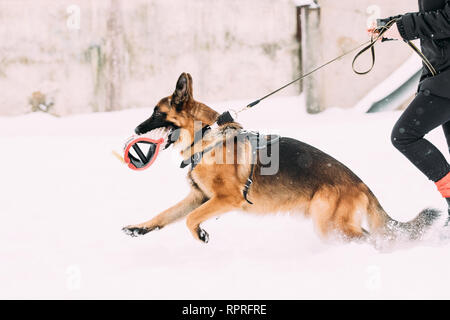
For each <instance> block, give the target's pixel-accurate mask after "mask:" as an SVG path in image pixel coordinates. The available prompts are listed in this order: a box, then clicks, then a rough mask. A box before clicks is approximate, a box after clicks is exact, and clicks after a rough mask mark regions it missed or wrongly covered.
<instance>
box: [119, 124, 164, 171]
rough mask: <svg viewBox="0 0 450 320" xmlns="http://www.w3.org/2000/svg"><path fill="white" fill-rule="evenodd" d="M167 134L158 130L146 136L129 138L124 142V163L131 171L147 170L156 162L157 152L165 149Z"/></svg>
mask: <svg viewBox="0 0 450 320" xmlns="http://www.w3.org/2000/svg"><path fill="white" fill-rule="evenodd" d="M169 132H170V130H167V129H165V128H158V129H155V130H152V131H150V132H148V133H146V134H142V135H133V136H131V137H130V138H129V139H128V140H127V141H126V142H125V146H124V156H123V160H124V162H125V163H126V164H127V165H128V167H129V168H130V169H133V170H145V169H147V168H148V167H150V166H151V165H152V164H153V162H154V161H155V160H156V157H157V156H158V153H159V150H164V149H166V146H167V145H168V144H167V140H168V137H169ZM161 148H162V149H161Z"/></svg>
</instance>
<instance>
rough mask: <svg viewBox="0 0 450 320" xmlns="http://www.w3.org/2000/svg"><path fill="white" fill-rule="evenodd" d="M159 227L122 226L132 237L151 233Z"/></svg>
mask: <svg viewBox="0 0 450 320" xmlns="http://www.w3.org/2000/svg"><path fill="white" fill-rule="evenodd" d="M158 229H159V228H158V227H154V228H145V227H135V226H128V227H125V228H122V231H123V232H125V234H127V235H129V236H130V237H138V236H143V235H144V234H147V233H149V232H150V231H153V230H158Z"/></svg>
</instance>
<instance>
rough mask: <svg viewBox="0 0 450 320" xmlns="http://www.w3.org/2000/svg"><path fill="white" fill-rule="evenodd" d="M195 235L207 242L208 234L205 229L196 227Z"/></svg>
mask: <svg viewBox="0 0 450 320" xmlns="http://www.w3.org/2000/svg"><path fill="white" fill-rule="evenodd" d="M197 236H198V239H199V240H201V241H203V242H204V243H208V241H209V234H208V232H206V231H205V230H203V229H202V228H200V227H199V228H198V229H197Z"/></svg>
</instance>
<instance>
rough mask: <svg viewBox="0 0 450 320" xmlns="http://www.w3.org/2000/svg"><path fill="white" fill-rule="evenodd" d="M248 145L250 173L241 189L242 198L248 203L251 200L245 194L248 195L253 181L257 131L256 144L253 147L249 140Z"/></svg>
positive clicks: (257, 136) (257, 140)
mask: <svg viewBox="0 0 450 320" xmlns="http://www.w3.org/2000/svg"><path fill="white" fill-rule="evenodd" d="M250 145H251V147H252V164H251V166H250V174H249V176H248V178H247V182H246V183H245V186H244V190H243V191H242V193H243V195H244V199H245V201H247V202H248V203H249V204H253V202H251V201H250V200H248V198H247V196H248V191H249V190H250V187H251V186H252V183H253V173H254V172H255V165H256V161H255V160H256V159H255V157H256V150H258V147H259V132H257V133H256V146H255V147H253V144H252V143H251V142H250Z"/></svg>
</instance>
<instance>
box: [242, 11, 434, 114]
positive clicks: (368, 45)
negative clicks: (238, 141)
mask: <svg viewBox="0 0 450 320" xmlns="http://www.w3.org/2000/svg"><path fill="white" fill-rule="evenodd" d="M396 22H397V19H392V20H390V21H389V22H388V23H386V24H385V25H383V26H379V27H377V28H376V29H375V31H374V32H373V33H372V36H371V38H370V40H369V41H366V42H364V43H362V44H360V45H359V46H357V47H355V48H353V49H351V50H349V51H347V52H345V53H343V54H341V55H340V56H338V57H336V58H334V59H332V60H330V61H328V62H326V63H324V64H322V65H321V66H319V67H317V68H314V69H313V70H311V71H310V72H308V73H306V74H304V75H302V76H300V77H298V78H296V79H294V80H292V81H291V82H289V83H287V84H285V85H284V86H282V87H280V88H278V89H276V90H275V91H272V92H271V93H269V94H267V95H265V96H264V97H262V98H259V99H258V100H255V101H253V102H252V103H249V104H248V105H247V106H245V107H244V108H242V109H241V110H239V111H234V112H235V114H236V115H238V114H239V113H241V112H242V111H245V110H247V109H250V108H252V107H254V106H256V105H257V104H258V103H260V102H261V101H263V100H264V99H267V98H268V97H270V96H272V95H274V94H275V93H277V92H279V91H281V90H283V89H285V88H286V87H289V86H290V85H292V84H294V83H296V82H297V81H300V80H302V79H304V78H306V77H308V76H310V75H311V74H313V73H315V72H317V71H319V70H320V69H322V68H324V67H326V66H328V65H329V64H332V63H333V62H336V61H337V60H339V59H342V58H343V57H345V56H347V55H349V54H350V53H352V52H354V51H356V50H358V49H359V48H361V47H362V46H365V47H364V48H363V49H362V50H361V51H359V52H358V53H357V54H356V56H355V57H354V59H353V62H352V69H353V71H354V72H355V73H356V74H358V75H366V74H368V73H369V72H370V71H372V69H373V68H374V66H375V44H376V43H377V41H378V40H380V39H381V41H382V42H384V41H389V40H392V39H386V38H384V37H383V34H384V33H385V32H386V31H388V30H389V28H390V27H392V26H393V25H394V24H395V23H396ZM375 33H376V36H375ZM405 42H406V43H407V44H408V45H409V46H410V47H411V49H412V50H413V51H414V52H415V53H417V54H418V55H419V57H420V58H421V59H422V61H423V62H424V64H425V66H426V67H427V68H428V70H430V72H431V74H432V75H433V76H435V75H436V74H437V72H436V69H435V68H434V67H433V65H432V64H431V63H430V61H429V60H428V59H427V57H425V56H424V54H423V53H422V52H421V51H420V50H419V48H417V46H415V45H414V44H413V43H412V42H411V41H407V40H405ZM368 50H370V52H371V56H372V64H371V66H370V68H369V69H368V70H366V71H358V70H356V68H355V64H356V61H357V60H358V58H359V57H360V56H361V55H362V54H364V53H365V52H367V51H368Z"/></svg>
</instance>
